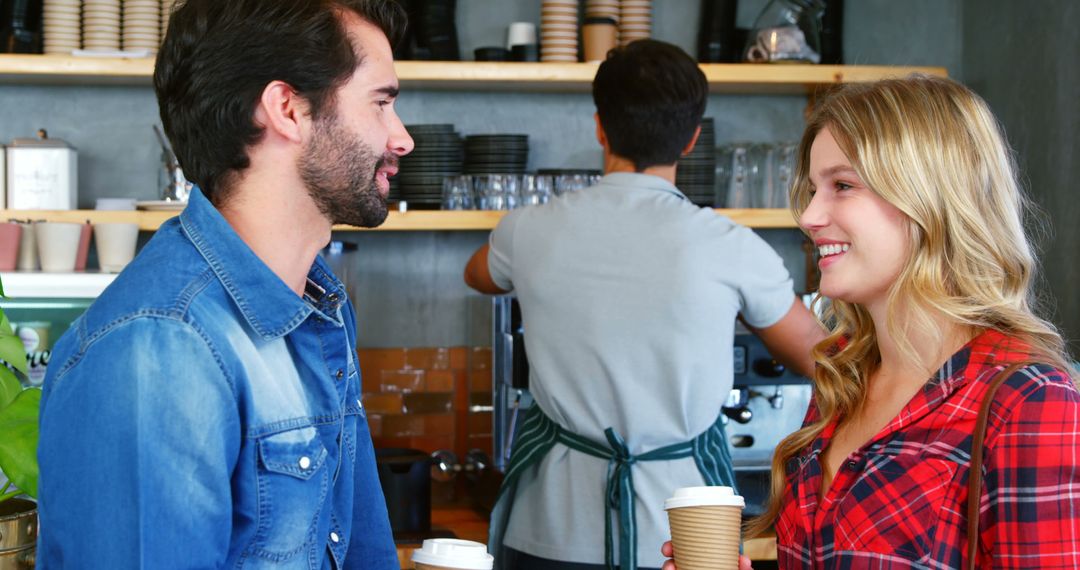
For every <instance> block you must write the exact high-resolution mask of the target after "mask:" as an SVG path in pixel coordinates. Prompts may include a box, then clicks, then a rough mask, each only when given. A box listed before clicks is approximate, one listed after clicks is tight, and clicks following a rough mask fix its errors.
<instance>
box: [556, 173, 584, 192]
mask: <svg viewBox="0 0 1080 570" xmlns="http://www.w3.org/2000/svg"><path fill="white" fill-rule="evenodd" d="M588 186H589V175H588V174H560V175H559V176H556V177H555V195H556V196H562V195H563V194H567V193H570V192H577V191H578V190H581V189H583V188H587V187H588Z"/></svg>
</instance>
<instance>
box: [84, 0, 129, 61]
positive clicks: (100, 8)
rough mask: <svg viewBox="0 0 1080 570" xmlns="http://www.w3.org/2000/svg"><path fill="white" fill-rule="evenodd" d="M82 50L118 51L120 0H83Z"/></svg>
mask: <svg viewBox="0 0 1080 570" xmlns="http://www.w3.org/2000/svg"><path fill="white" fill-rule="evenodd" d="M82 22H83V48H84V49H98V50H111V51H116V50H119V49H120V0H84V2H83V20H82Z"/></svg>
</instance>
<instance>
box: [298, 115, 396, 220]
mask: <svg viewBox="0 0 1080 570" xmlns="http://www.w3.org/2000/svg"><path fill="white" fill-rule="evenodd" d="M397 160H398V158H397V156H396V155H394V154H393V153H389V152H387V153H385V154H383V155H382V156H381V157H380V156H378V155H377V154H376V153H375V152H374V151H373V150H372V149H371V147H369V146H367V145H365V144H364V143H363V142H362V141H360V140H359V139H358V138H357V137H356V136H354V135H353V134H352V133H350V132H349V131H348V130H347V129H345V127H343V126H342V125H341V124H340V121H338V119H337V117H336V116H335V115H326V116H323V117H320V118H318V119H316V120H315V127H314V131H313V132H312V139H311V143H310V144H309V145H308V146H307V148H306V149H304V154H303V155H302V156H301V157H300V162H299V168H300V177H301V179H302V180H303V181H304V185H305V186H306V187H307V190H308V194H309V195H310V196H311V199H312V200H314V201H315V205H316V206H317V207H318V208H319V211H320V212H322V214H323V215H324V216H326V217H327V218H328V219H329V220H330V221H331V223H334V224H348V225H351V226H360V227H364V228H373V227H375V226H378V225H379V224H381V223H383V221H385V220H386V215H387V208H386V199H385V198H383V197H382V195H381V194H379V188H378V186H377V184H376V183H375V178H376V173H377V172H378V170H379V169H380V168H382V167H383V166H384V165H387V164H390V165H397Z"/></svg>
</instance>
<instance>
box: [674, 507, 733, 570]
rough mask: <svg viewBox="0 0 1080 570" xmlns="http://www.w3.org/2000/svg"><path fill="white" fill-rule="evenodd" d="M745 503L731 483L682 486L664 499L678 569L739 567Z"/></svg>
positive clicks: (714, 569) (730, 569) (729, 569)
mask: <svg viewBox="0 0 1080 570" xmlns="http://www.w3.org/2000/svg"><path fill="white" fill-rule="evenodd" d="M745 506H746V502H745V501H744V500H743V498H742V497H740V496H738V495H736V494H735V490H734V489H732V488H731V487H683V488H682V489H678V490H676V491H675V495H674V496H672V497H671V498H670V499H668V500H666V501H664V510H666V511H667V513H668V522H669V523H670V525H671V541H672V544H673V546H674V548H675V565H676V566H678V568H679V570H738V568H739V544H740V543H741V536H742V535H741V532H742V528H741V525H742V510H743V507H745Z"/></svg>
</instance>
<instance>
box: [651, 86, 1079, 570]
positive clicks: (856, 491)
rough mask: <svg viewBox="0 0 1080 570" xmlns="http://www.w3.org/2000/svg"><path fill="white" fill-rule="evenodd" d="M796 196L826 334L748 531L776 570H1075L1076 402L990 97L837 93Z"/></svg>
mask: <svg viewBox="0 0 1080 570" xmlns="http://www.w3.org/2000/svg"><path fill="white" fill-rule="evenodd" d="M792 198H793V200H792V204H793V208H794V210H795V214H796V216H797V217H798V220H799V223H800V225H801V226H802V228H803V230H804V231H805V232H806V233H807V234H808V235H809V236H810V237H811V239H813V240H814V243H815V244H816V245H817V248H818V252H819V262H818V263H819V266H820V269H821V287H820V291H821V294H822V295H823V296H825V297H827V298H830V299H832V303H831V306H830V307H829V309H828V311H827V314H826V316H827V319H826V320H827V323H828V324H829V325H830V329H831V335H830V336H829V338H828V339H826V340H825V341H824V342H822V343H821V344H819V345H818V346H817V347H815V350H814V356H815V360H816V361H817V364H818V366H817V368H816V371H815V374H814V385H815V390H814V400H813V402H812V403H811V405H810V409H809V411H808V413H807V417H806V421H805V423H804V427H803V428H802V429H801V430H799V431H797V432H795V433H794V434H792V435H790V436H789V437H787V438H786V439H785V440H784V441H783V442H782V443H781V444H780V445H779V446H778V447H777V449H776V454H775V457H774V458H773V467H772V470H773V489H772V498H771V501H770V504H769V507H768V510H767V512H766V514H765V515H763V516H762V517H761V518H759V519H757V520H755V521H754V522H753V523H752V524H751V525H750V529H749V530H750V533H749V534H751V535H753V534H755V533H760V532H761V531H764V530H766V529H768V528H769V527H770V526H775V529H776V535H777V542H778V559H779V566H780V568H785V569H792V568H824V569H832V568H890V569H892V568H935V569H938V568H968V567H970V566H969V565H970V564H971V563H972V562H974V563H975V565H976V566H977V567H978V568H1040V569H1051V568H1062V569H1065V568H1068V569H1076V568H1080V394H1078V392H1077V389H1076V386H1075V385H1074V381H1073V379H1072V378H1071V377H1070V372H1069V365H1068V362H1067V360H1066V358H1065V357H1064V350H1063V343H1062V340H1061V337H1060V336H1059V335H1058V333H1057V332H1056V331H1055V330H1054V328H1053V327H1052V326H1051V325H1050V324H1048V323H1047V322H1045V321H1043V320H1042V319H1040V318H1038V317H1037V316H1035V315H1034V314H1033V312H1032V309H1031V306H1030V300H1031V296H1032V291H1031V284H1032V276H1033V273H1034V271H1035V259H1034V255H1033V252H1032V248H1031V245H1030V244H1029V243H1028V240H1027V238H1026V236H1025V234H1024V228H1023V209H1024V206H1025V200H1024V197H1023V195H1022V194H1021V191H1020V189H1019V186H1018V184H1017V181H1016V167H1015V164H1014V162H1013V158H1012V154H1011V152H1010V149H1009V147H1008V146H1007V145H1006V143H1005V140H1004V137H1003V135H1002V132H1001V130H1000V128H999V127H998V124H997V122H996V121H995V119H994V117H993V115H992V114H991V112H990V110H989V108H988V107H987V105H986V103H985V102H984V101H982V100H981V99H980V98H979V97H978V96H977V95H975V94H974V93H972V92H971V91H970V90H968V89H967V88H965V87H963V86H962V85H960V84H958V83H956V82H954V81H950V80H947V79H938V78H933V77H926V76H912V77H909V78H907V79H898V80H887V81H881V82H877V83H872V84H864V85H850V86H846V87H844V88H843V89H841V90H840V91H839V92H838V93H836V94H835V95H834V96H832V97H831V98H829V99H828V100H827V101H826V102H824V103H823V104H822V105H821V106H820V108H818V109H817V110H816V111H815V113H814V115H813V116H812V118H811V120H810V123H809V125H808V126H807V129H806V132H805V134H804V135H803V139H802V143H801V146H800V149H799V164H798V168H797V174H796V181H795V184H794V187H793V189H792ZM1016 363H1026V364H1024V365H1023V366H1021V367H1020V368H1018V369H1015V368H1012V369H1013V370H1016V371H1015V372H1012V373H1011V374H1009V375H1008V376H1007V377H1006V378H1005V379H1004V383H1003V384H1002V385H1001V387H1000V389H998V390H997V391H996V393H995V395H994V396H993V399H992V401H991V404H990V408H989V410H990V412H989V419H988V422H987V428H986V435H985V437H984V438H983V439H982V442H983V445H984V452H983V460H982V461H981V464H979V465H975V466H972V465H971V452H972V444H973V441H974V437H973V434H974V431H975V425H976V418H977V416H978V412H979V408H980V405H981V404H982V402H983V399H984V396H985V395H986V393H987V391H988V386H989V384H990V382H991V380H993V379H994V378H995V376H997V375H998V374H999V373H1001V372H1002V371H1003V370H1004V369H1006V368H1008V367H1010V365H1012V364H1016ZM969 477H980V478H981V485H982V489H981V493H979V496H978V497H974V498H971V499H969V497H968V496H967V495H968V482H969ZM969 500H974V501H978V503H977V504H976V505H975V507H976V508H977V513H978V515H977V518H978V520H977V522H978V530H977V535H978V536H977V537H969V536H967V534H968V523H969V520H968V516H967V507H968V501H969ZM969 539H970V540H977V541H978V542H977V544H976V545H974V546H975V547H976V548H975V557H974V560H972V559H971V558H970V557H969V555H968V546H969ZM663 550H664V552H665V554H668V555H670V553H671V545H670V543H668V544H665V545H664V549H663ZM743 564H744V567H746V566H748V564H747V563H746V561H745V560H744V561H743ZM673 566H674V564H673V563H671V562H668V566H665V568H672V567H673Z"/></svg>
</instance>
